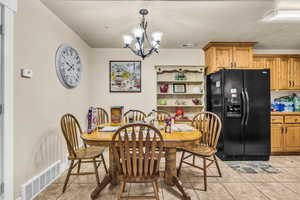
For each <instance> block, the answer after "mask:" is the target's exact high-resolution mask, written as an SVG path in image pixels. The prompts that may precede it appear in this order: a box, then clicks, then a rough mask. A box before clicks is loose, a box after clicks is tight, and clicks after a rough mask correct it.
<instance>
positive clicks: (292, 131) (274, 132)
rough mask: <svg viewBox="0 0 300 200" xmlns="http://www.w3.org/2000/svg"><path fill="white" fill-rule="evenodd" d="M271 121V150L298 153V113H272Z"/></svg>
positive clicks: (299, 134)
mask: <svg viewBox="0 0 300 200" xmlns="http://www.w3.org/2000/svg"><path fill="white" fill-rule="evenodd" d="M281 119H283V120H281ZM271 123H272V124H271V152H272V153H276V154H278V153H300V113H272V116H271Z"/></svg>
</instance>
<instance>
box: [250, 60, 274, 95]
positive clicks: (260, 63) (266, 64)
mask: <svg viewBox="0 0 300 200" xmlns="http://www.w3.org/2000/svg"><path fill="white" fill-rule="evenodd" d="M252 69H270V83H271V90H277V88H278V84H279V82H278V79H279V66H278V59H277V58H276V57H274V56H268V55H255V56H254V58H253V67H252Z"/></svg>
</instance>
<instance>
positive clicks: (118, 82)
mask: <svg viewBox="0 0 300 200" xmlns="http://www.w3.org/2000/svg"><path fill="white" fill-rule="evenodd" d="M109 65H110V66H109V69H110V86H109V88H110V92H141V83H142V82H141V61H110V62H109Z"/></svg>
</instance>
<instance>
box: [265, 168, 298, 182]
mask: <svg viewBox="0 0 300 200" xmlns="http://www.w3.org/2000/svg"><path fill="white" fill-rule="evenodd" d="M291 169H292V168H280V173H278V174H269V175H270V176H271V177H272V178H274V179H275V180H276V181H277V182H300V178H299V177H297V176H296V175H295V172H294V171H292V170H291Z"/></svg>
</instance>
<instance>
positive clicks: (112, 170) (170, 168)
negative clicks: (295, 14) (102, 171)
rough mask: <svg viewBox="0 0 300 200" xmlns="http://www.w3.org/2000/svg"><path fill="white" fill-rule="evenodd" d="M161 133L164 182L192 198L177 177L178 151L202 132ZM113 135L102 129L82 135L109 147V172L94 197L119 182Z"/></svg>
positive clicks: (93, 143)
mask: <svg viewBox="0 0 300 200" xmlns="http://www.w3.org/2000/svg"><path fill="white" fill-rule="evenodd" d="M161 134H162V136H163V140H164V148H165V173H164V182H165V184H167V185H170V186H175V187H177V188H178V190H179V191H180V192H181V194H182V196H183V198H184V199H190V197H189V196H188V195H187V193H186V192H185V191H184V189H183V187H182V185H181V182H180V181H179V179H178V177H177V169H176V151H177V148H180V147H185V146H187V145H192V144H195V143H196V142H197V141H199V140H200V138H201V132H199V131H198V130H193V131H186V132H173V133H165V131H161ZM113 135H114V132H102V131H101V129H96V130H95V131H93V132H92V133H90V134H87V133H84V134H82V135H81V138H82V139H83V141H84V142H85V143H86V144H88V145H91V146H107V147H109V173H108V174H107V175H106V176H105V177H104V178H103V180H102V181H101V182H100V184H98V185H97V187H96V188H95V190H94V191H93V192H92V194H91V198H92V199H96V198H97V197H98V195H99V193H100V192H101V191H102V190H103V189H104V188H105V187H106V186H107V185H108V184H113V185H116V184H118V175H117V168H116V165H115V163H114V158H113V153H112V149H111V144H112V138H113Z"/></svg>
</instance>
